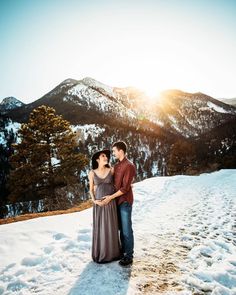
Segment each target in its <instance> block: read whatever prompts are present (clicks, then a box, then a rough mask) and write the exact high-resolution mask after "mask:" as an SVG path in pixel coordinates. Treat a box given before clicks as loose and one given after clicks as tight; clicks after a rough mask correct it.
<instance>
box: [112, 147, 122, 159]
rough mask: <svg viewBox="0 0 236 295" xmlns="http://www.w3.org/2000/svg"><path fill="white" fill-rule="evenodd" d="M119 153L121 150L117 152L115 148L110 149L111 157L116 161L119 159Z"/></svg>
mask: <svg viewBox="0 0 236 295" xmlns="http://www.w3.org/2000/svg"><path fill="white" fill-rule="evenodd" d="M120 151H121V150H118V149H117V147H116V146H114V147H113V148H112V154H113V156H114V157H115V158H116V159H119V158H120Z"/></svg>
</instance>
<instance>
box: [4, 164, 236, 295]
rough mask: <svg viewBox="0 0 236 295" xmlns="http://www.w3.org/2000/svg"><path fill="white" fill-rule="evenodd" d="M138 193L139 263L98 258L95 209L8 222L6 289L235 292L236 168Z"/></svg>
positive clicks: (145, 185)
mask: <svg viewBox="0 0 236 295" xmlns="http://www.w3.org/2000/svg"><path fill="white" fill-rule="evenodd" d="M134 192H135V202H134V207H133V228H134V234H135V259H134V263H133V265H132V267H127V268H122V267H120V266H119V265H118V262H112V263H109V264H99V265H98V264H96V263H94V262H93V261H92V260H91V228H92V209H91V208H90V209H88V210H85V211H82V212H76V213H71V214H66V215H58V216H50V217H41V218H37V219H32V220H28V221H21V222H17V223H12V224H6V225H1V226H0V294H6V295H7V294H27V295H28V294H49V295H50V294H59V295H60V294H70V295H77V294H81V295H86V294H88V295H90V294H96V295H99V294H106V295H109V294H110V295H115V294H120V295H125V294H160V293H166V294H203V293H204V292H205V293H204V294H214V295H220V294H236V170H221V171H218V172H214V173H211V174H202V175H200V176H174V177H154V178H150V179H147V180H145V181H142V182H139V183H136V184H135V185H134Z"/></svg>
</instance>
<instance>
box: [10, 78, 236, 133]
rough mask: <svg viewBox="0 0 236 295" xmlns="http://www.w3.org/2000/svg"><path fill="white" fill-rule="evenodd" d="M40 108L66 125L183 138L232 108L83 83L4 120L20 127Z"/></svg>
mask: <svg viewBox="0 0 236 295" xmlns="http://www.w3.org/2000/svg"><path fill="white" fill-rule="evenodd" d="M42 104H46V105H49V106H52V107H54V108H55V109H56V111H57V112H58V113H59V114H61V115H63V117H64V118H65V119H67V120H69V121H70V122H71V123H72V124H107V125H109V126H113V125H114V124H119V125H120V126H130V127H135V128H137V129H141V130H149V131H151V132H153V133H154V134H158V135H160V134H170V133H171V134H172V135H173V136H174V135H177V136H183V137H185V138H189V137H196V136H198V135H200V134H204V133H205V132H208V131H210V130H211V129H213V128H215V127H217V126H219V125H221V124H224V123H225V122H227V121H230V120H231V119H232V118H234V117H236V108H234V107H233V106H229V105H227V104H225V103H223V102H221V101H218V100H216V99H214V98H212V97H210V96H207V95H205V94H202V93H193V94H192V93H186V92H182V91H179V90H169V91H165V92H163V93H162V94H161V96H160V97H158V98H156V99H155V100H150V99H149V98H148V97H147V96H146V95H145V94H144V93H143V92H141V91H140V90H138V89H135V88H131V87H129V88H118V87H110V86H107V85H105V84H103V83H101V82H98V81H96V80H94V79H92V78H89V77H87V78H84V79H82V80H74V79H67V80H65V81H63V82H62V83H60V84H59V85H58V86H56V87H55V88H54V89H52V90H51V91H50V92H49V93H47V94H46V95H44V96H43V97H42V98H40V99H38V100H36V101H34V102H32V103H30V104H28V105H24V106H22V107H20V108H18V109H17V112H15V111H14V110H12V111H9V112H8V116H9V117H10V118H12V120H13V121H17V122H26V121H27V120H28V116H29V113H30V112H31V111H32V110H33V109H34V108H35V107H38V106H39V105H42Z"/></svg>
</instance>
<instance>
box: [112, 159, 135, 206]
mask: <svg viewBox="0 0 236 295" xmlns="http://www.w3.org/2000/svg"><path fill="white" fill-rule="evenodd" d="M135 174H136V169H135V166H134V164H133V163H132V162H130V161H129V160H128V159H127V158H126V157H125V158H124V159H123V160H122V161H119V162H118V163H116V164H115V166H114V184H115V188H116V191H119V190H120V191H121V192H122V193H124V194H123V195H121V196H120V197H117V198H116V202H117V205H120V204H121V203H123V202H124V201H128V202H129V203H130V204H131V205H132V204H133V191H132V187H131V183H132V181H133V179H134V177H135Z"/></svg>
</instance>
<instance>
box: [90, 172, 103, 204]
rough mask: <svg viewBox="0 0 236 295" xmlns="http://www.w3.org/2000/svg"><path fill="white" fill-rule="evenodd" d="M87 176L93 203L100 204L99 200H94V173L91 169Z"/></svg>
mask: <svg viewBox="0 0 236 295" xmlns="http://www.w3.org/2000/svg"><path fill="white" fill-rule="evenodd" d="M88 178H89V193H90V196H91V199H92V201H93V203H94V204H97V205H99V206H101V204H100V203H101V201H100V200H96V199H95V196H94V192H95V190H94V174H93V171H90V172H89V174H88Z"/></svg>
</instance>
